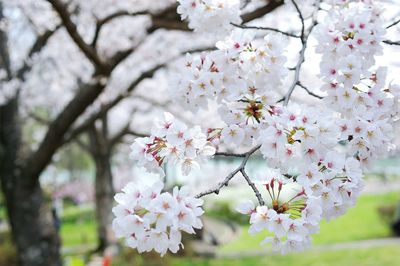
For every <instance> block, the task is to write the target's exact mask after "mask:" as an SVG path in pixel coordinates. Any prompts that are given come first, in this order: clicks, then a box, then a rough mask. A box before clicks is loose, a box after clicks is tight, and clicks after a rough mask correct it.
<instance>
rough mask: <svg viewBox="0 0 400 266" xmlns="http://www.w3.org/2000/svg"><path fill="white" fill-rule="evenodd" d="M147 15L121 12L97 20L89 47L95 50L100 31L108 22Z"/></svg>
mask: <svg viewBox="0 0 400 266" xmlns="http://www.w3.org/2000/svg"><path fill="white" fill-rule="evenodd" d="M148 14H149V13H148V12H147V11H140V12H133V13H132V12H129V11H124V10H121V11H118V12H115V13H113V14H110V15H108V16H106V17H104V18H102V19H99V20H97V23H96V29H95V32H94V37H93V40H92V43H91V46H92V47H93V48H94V49H96V44H97V41H98V39H99V36H100V31H101V29H102V28H103V26H104V25H106V24H107V23H108V22H110V21H112V20H114V19H116V18H120V17H123V16H130V17H134V16H140V15H148Z"/></svg>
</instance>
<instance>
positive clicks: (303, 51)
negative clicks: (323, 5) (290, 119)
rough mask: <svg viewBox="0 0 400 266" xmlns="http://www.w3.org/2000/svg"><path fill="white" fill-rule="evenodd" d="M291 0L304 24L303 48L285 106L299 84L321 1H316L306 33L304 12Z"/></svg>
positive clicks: (285, 99) (285, 97) (302, 34)
mask: <svg viewBox="0 0 400 266" xmlns="http://www.w3.org/2000/svg"><path fill="white" fill-rule="evenodd" d="M291 1H292V3H293V5H294V6H295V8H296V10H297V12H298V14H299V18H300V20H301V24H302V30H301V43H302V48H301V50H300V56H299V60H298V62H297V64H296V68H295V73H294V79H293V82H292V85H291V86H290V88H289V90H288V92H287V93H286V95H285V96H284V100H283V105H284V106H287V105H288V103H289V100H290V97H291V96H292V93H293V91H294V89H295V88H296V86H297V85H298V82H299V78H300V70H301V66H302V64H303V63H304V60H305V52H306V49H307V41H308V38H309V36H310V35H311V32H312V30H313V28H314V27H315V25H317V20H316V19H317V18H316V13H317V12H318V9H319V3H320V1H319V0H318V1H317V2H316V8H315V10H314V15H313V18H312V22H311V26H310V27H309V29H308V31H307V33H306V32H305V29H304V25H305V24H304V17H303V14H302V13H301V11H300V9H299V6H298V5H297V3H296V2H295V1H294V0H291Z"/></svg>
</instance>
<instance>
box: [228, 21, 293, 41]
mask: <svg viewBox="0 0 400 266" xmlns="http://www.w3.org/2000/svg"><path fill="white" fill-rule="evenodd" d="M231 24H232V25H233V26H235V27H237V28H241V29H254V30H267V31H274V32H279V33H282V34H283V35H286V36H289V37H293V38H300V36H297V35H296V34H293V33H289V32H285V31H281V30H279V29H275V28H269V27H259V26H247V25H239V24H235V23H231Z"/></svg>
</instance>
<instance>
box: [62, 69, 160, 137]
mask: <svg viewBox="0 0 400 266" xmlns="http://www.w3.org/2000/svg"><path fill="white" fill-rule="evenodd" d="M164 66H165V65H164V64H161V65H157V66H155V67H153V68H152V69H150V70H148V71H146V72H143V73H142V74H141V75H140V76H139V77H138V78H137V79H136V80H134V81H133V82H132V83H131V85H130V86H129V87H128V88H127V89H126V91H125V92H124V93H122V94H120V95H118V96H117V97H116V98H114V100H112V101H111V102H109V103H107V104H105V105H103V106H102V108H101V109H100V110H99V111H98V112H97V113H94V114H93V115H91V116H90V117H89V118H88V119H86V121H85V122H83V123H82V124H80V125H79V126H78V127H76V128H75V129H72V130H71V131H70V132H69V133H68V134H67V135H66V136H65V138H64V141H63V143H64V144H65V143H68V142H70V141H71V140H73V139H74V138H75V137H77V136H78V135H79V134H81V133H83V132H85V131H86V130H88V129H89V127H90V126H91V125H92V124H93V123H94V122H95V121H96V120H97V119H99V118H100V117H101V116H102V115H104V114H105V113H107V112H108V111H109V110H110V109H111V108H113V107H114V106H115V105H117V104H118V103H119V102H120V101H122V100H123V99H125V97H127V96H128V95H129V94H130V93H131V92H132V91H133V90H134V89H136V87H137V86H138V85H139V84H140V83H141V82H142V81H143V80H145V79H147V78H151V77H152V76H153V75H154V74H155V73H156V72H157V70H159V69H160V68H162V67H164Z"/></svg>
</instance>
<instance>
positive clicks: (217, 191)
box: [196, 145, 261, 198]
mask: <svg viewBox="0 0 400 266" xmlns="http://www.w3.org/2000/svg"><path fill="white" fill-rule="evenodd" d="M260 147H261V145H258V146H256V147H254V148H252V149H251V150H250V151H248V152H246V156H245V157H244V159H243V161H242V163H241V164H240V166H239V167H238V168H236V169H235V170H233V172H231V173H230V174H229V175H227V176H226V177H225V179H224V180H223V181H222V182H221V183H219V184H218V185H217V187H216V188H214V189H209V190H206V191H204V192H201V193H199V194H197V195H196V198H201V197H204V196H206V195H210V194H217V195H218V194H219V191H220V190H221V189H222V188H223V187H225V186H228V185H229V182H230V181H231V179H232V178H233V177H235V175H236V174H237V173H239V172H241V171H242V170H244V169H245V167H246V164H247V162H248V160H249V159H250V156H251V155H253V153H255V152H256V151H258V150H259V149H260Z"/></svg>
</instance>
